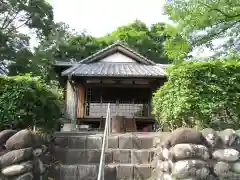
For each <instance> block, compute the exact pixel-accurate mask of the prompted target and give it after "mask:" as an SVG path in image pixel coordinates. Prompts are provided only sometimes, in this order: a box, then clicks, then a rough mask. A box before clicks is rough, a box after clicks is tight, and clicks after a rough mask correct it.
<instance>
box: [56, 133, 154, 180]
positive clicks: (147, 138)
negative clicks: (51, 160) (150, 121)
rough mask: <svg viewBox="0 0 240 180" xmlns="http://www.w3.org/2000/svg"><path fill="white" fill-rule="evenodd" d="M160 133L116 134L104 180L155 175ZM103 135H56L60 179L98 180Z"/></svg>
mask: <svg viewBox="0 0 240 180" xmlns="http://www.w3.org/2000/svg"><path fill="white" fill-rule="evenodd" d="M157 135H158V133H148V134H143V133H126V134H112V135H111V136H110V137H109V140H108V150H107V152H106V154H105V155H106V156H105V173H104V176H105V177H104V180H146V179H148V178H149V177H150V176H151V171H152V166H151V161H152V158H153V153H154V148H153V146H154V144H153V143H154V139H155V137H156V136H157ZM102 139H103V134H101V133H97V132H96V133H90V132H85V133H80V132H76V133H66V132H60V133H56V134H55V142H54V143H55V148H54V156H55V158H56V159H58V160H59V161H60V162H61V163H60V166H59V167H58V168H56V169H55V172H54V179H56V180H97V175H98V168H99V162H100V156H101V146H102Z"/></svg>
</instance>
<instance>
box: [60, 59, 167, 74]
mask: <svg viewBox="0 0 240 180" xmlns="http://www.w3.org/2000/svg"><path fill="white" fill-rule="evenodd" d="M62 76H88V77H90V76H91V77H164V76H166V73H165V71H164V69H163V68H162V67H160V66H159V65H145V64H140V63H103V62H102V63H101V62H98V63H90V64H82V63H79V64H77V65H74V66H72V67H71V68H69V69H67V70H65V71H63V72H62Z"/></svg>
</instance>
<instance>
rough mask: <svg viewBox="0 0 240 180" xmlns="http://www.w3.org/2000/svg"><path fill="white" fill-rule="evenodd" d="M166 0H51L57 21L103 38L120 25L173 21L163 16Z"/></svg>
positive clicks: (197, 52) (196, 52)
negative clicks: (138, 21) (136, 21)
mask: <svg viewBox="0 0 240 180" xmlns="http://www.w3.org/2000/svg"><path fill="white" fill-rule="evenodd" d="M165 1H166V0H49V2H50V4H51V5H52V6H53V10H54V20H55V22H59V21H62V22H65V23H67V24H68V25H69V26H70V27H71V28H73V29H75V30H77V31H79V32H81V31H83V30H86V32H87V33H88V34H90V35H93V36H95V37H101V36H104V35H106V34H107V33H110V32H112V31H114V30H115V29H116V28H117V27H119V26H122V25H126V24H129V23H131V22H133V21H134V20H136V19H138V20H141V21H143V22H145V23H146V24H147V25H148V26H150V25H151V24H153V23H157V22H165V23H171V21H170V20H169V19H168V17H167V16H166V15H163V6H164V3H165ZM191 54H192V55H193V56H201V57H205V56H209V55H211V54H212V52H211V51H210V50H208V49H206V48H204V49H203V50H199V49H196V50H194V51H193V52H192V53H191Z"/></svg>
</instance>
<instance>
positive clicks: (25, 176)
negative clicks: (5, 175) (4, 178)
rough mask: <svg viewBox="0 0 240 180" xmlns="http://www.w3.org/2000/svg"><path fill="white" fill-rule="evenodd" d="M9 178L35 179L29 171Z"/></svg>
mask: <svg viewBox="0 0 240 180" xmlns="http://www.w3.org/2000/svg"><path fill="white" fill-rule="evenodd" d="M9 180H33V174H32V173H31V172H28V173H25V174H22V175H20V176H16V177H12V178H9Z"/></svg>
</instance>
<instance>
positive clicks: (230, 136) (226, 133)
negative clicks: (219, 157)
mask: <svg viewBox="0 0 240 180" xmlns="http://www.w3.org/2000/svg"><path fill="white" fill-rule="evenodd" d="M219 136H220V138H221V140H222V142H223V144H224V145H225V146H226V147H230V146H232V144H233V142H234V141H236V139H237V138H238V135H237V134H236V132H235V131H234V130H233V129H225V130H223V131H220V132H219Z"/></svg>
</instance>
